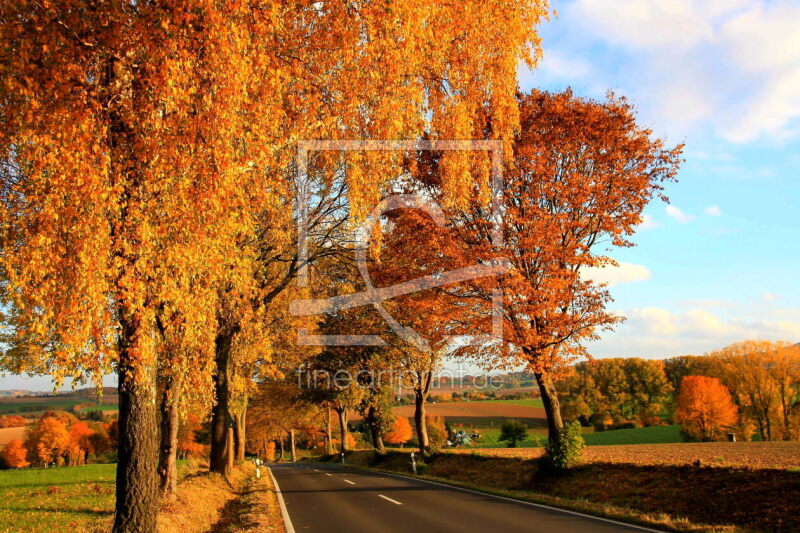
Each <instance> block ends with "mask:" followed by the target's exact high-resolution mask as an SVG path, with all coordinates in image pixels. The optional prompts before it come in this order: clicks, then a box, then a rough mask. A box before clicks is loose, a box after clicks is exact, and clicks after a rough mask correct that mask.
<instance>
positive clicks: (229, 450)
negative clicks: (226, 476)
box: [225, 426, 236, 473]
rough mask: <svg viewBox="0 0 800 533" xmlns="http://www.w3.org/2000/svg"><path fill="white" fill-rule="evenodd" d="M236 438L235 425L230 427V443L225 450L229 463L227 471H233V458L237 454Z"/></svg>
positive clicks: (226, 466)
mask: <svg viewBox="0 0 800 533" xmlns="http://www.w3.org/2000/svg"><path fill="white" fill-rule="evenodd" d="M235 448H236V439H235V438H234V437H233V427H232V426H231V427H229V428H228V445H227V450H225V458H226V459H227V460H228V463H227V464H226V465H225V470H226V472H228V473H230V472H232V471H233V464H234V463H233V458H234V456H235V455H236V450H235Z"/></svg>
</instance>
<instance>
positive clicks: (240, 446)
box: [234, 396, 247, 463]
mask: <svg viewBox="0 0 800 533" xmlns="http://www.w3.org/2000/svg"><path fill="white" fill-rule="evenodd" d="M234 424H235V425H234V437H235V438H236V461H237V462H239V463H242V462H244V455H245V447H246V445H247V430H246V427H247V397H246V396H245V399H244V406H243V407H242V412H241V413H240V414H239V415H238V416H236V418H235V419H234Z"/></svg>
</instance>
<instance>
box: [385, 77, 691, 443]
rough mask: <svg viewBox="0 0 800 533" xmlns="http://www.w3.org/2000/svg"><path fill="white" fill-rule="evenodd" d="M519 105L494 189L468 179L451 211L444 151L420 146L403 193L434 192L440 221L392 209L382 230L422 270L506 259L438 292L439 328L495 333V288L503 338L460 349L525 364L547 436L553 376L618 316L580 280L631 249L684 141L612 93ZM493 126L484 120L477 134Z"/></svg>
mask: <svg viewBox="0 0 800 533" xmlns="http://www.w3.org/2000/svg"><path fill="white" fill-rule="evenodd" d="M519 111H520V125H521V127H520V131H519V133H518V135H517V136H516V139H515V143H514V153H513V156H514V164H513V165H508V166H507V167H506V168H505V171H504V173H503V176H502V186H501V188H500V191H499V192H501V193H502V194H501V195H500V194H497V195H492V194H487V191H486V190H484V189H482V188H480V187H479V186H477V185H475V186H474V187H473V188H472V191H471V196H470V200H469V205H468V207H467V208H466V209H451V208H448V207H447V206H448V203H447V202H446V201H444V198H443V195H442V186H441V177H440V175H441V172H442V170H441V166H442V160H441V158H440V157H439V155H438V154H436V153H429V154H423V155H422V156H421V157H420V158H418V161H417V162H416V163H417V164H416V169H415V173H416V175H417V177H418V180H416V181H415V182H414V183H412V184H411V185H409V187H408V189H409V190H408V191H407V192H416V193H419V192H420V190H421V191H422V192H423V193H424V194H425V195H426V196H427V197H429V198H434V199H437V200H439V203H440V204H441V205H443V206H445V216H446V219H447V221H448V222H447V224H446V227H443V226H441V225H440V224H436V223H435V222H434V220H433V219H432V218H431V217H430V216H428V215H427V214H424V213H421V212H419V211H418V210H417V211H415V210H408V211H407V212H406V213H405V214H404V215H403V218H405V219H406V220H405V221H400V219H399V218H400V217H396V220H395V224H394V225H393V226H391V227H390V230H389V231H390V233H391V232H398V231H399V232H401V233H403V235H401V236H400V237H392V236H391V235H390V237H389V238H390V239H391V238H394V239H395V241H396V242H402V241H404V242H405V244H404V245H403V246H402V247H401V251H399V252H395V253H394V254H393V257H395V258H399V259H401V260H402V258H406V259H405V263H406V265H408V268H409V269H413V270H415V271H416V272H417V273H418V274H423V273H424V274H428V275H436V274H437V273H440V272H442V271H446V270H452V269H455V268H461V267H468V266H471V265H475V264H484V265H486V264H490V262H492V261H493V260H497V259H499V258H504V259H505V260H507V262H508V266H509V268H508V270H507V272H506V273H505V274H504V275H501V276H495V277H491V276H486V277H482V278H480V279H477V280H472V281H469V282H461V283H459V284H456V285H452V286H448V287H444V288H442V289H441V290H440V291H441V292H443V293H445V294H447V295H449V296H450V297H451V298H452V302H451V304H449V305H450V309H448V311H447V314H448V315H449V319H448V320H447V321H446V322H445V328H446V331H448V332H449V333H450V334H458V333H461V334H466V333H476V332H483V333H488V332H490V331H492V325H493V320H494V319H495V317H494V315H493V313H492V309H493V306H492V303H493V301H494V300H493V296H494V295H495V291H496V289H500V288H502V289H503V291H504V299H503V311H502V317H501V318H502V325H503V340H504V341H505V342H502V343H500V342H498V343H495V344H492V345H488V344H486V343H483V344H481V345H479V346H466V347H464V348H461V349H459V350H458V351H459V352H463V353H467V354H471V355H474V356H475V357H479V358H482V359H484V360H486V359H487V358H488V359H489V361H490V362H491V363H516V364H518V363H520V362H521V363H524V364H525V365H527V367H528V368H529V369H530V370H531V371H532V372H533V373H534V374H535V376H536V379H537V382H538V385H539V390H540V392H541V396H542V400H543V403H544V406H545V410H546V413H547V419H548V426H549V438H550V440H551V441H552V442H557V441H558V439H559V438H560V437H559V435H560V431H561V428H562V426H563V422H562V419H561V413H560V407H559V401H558V395H557V393H556V389H555V386H554V375H555V374H556V373H557V372H558V370H559V367H562V366H563V365H565V364H567V363H569V362H570V361H573V360H574V359H575V358H577V357H579V356H584V355H587V353H586V350H585V348H584V346H585V343H586V342H587V341H589V340H593V339H595V338H596V335H597V332H598V330H602V329H608V328H611V327H613V325H614V324H615V323H617V322H618V321H619V320H620V319H619V317H617V316H615V315H613V314H612V313H610V312H608V311H607V310H606V304H607V303H608V302H609V300H610V294H609V292H608V290H607V288H606V287H605V286H603V285H601V284H597V283H594V282H592V281H591V279H588V277H587V274H588V273H589V272H590V271H588V269H595V268H602V267H610V266H614V261H613V259H612V258H610V257H608V256H607V255H606V253H607V247H610V246H617V247H626V246H632V243H631V241H630V239H629V237H630V235H632V234H633V233H634V231H635V229H636V226H637V225H638V224H639V223H640V222H641V221H642V211H643V210H644V208H645V207H646V206H647V204H648V203H649V202H650V201H651V200H652V199H654V198H655V197H662V198H663V195H662V186H663V183H664V182H665V181H668V180H671V179H673V178H674V176H675V173H676V172H677V168H678V165H679V162H680V153H681V147H677V148H666V147H665V146H664V144H663V142H662V141H660V140H657V139H654V138H653V137H652V135H651V132H650V131H649V130H646V129H643V128H641V127H639V126H638V125H637V123H636V120H635V115H634V110H633V107H632V106H631V105H630V104H629V103H628V102H627V101H625V100H624V99H621V98H615V97H613V96H612V97H609V98H608V99H607V100H605V101H594V100H590V99H585V98H579V97H576V96H574V95H573V94H572V93H571V92H570V91H566V92H562V93H547V92H539V91H533V92H532V93H530V94H526V95H521V96H520V97H519ZM476 128H477V127H476ZM491 131H492V122H491V120H487V122H486V123H485V125H484V126H483V129H481V128H477V129H476V131H475V132H474V135H475V136H484V135H487V134H489V135H490V134H491ZM476 172H477V170H476ZM420 184H421V185H420ZM492 201H494V202H497V205H495V207H496V208H497V209H495V210H494V211H498V212H500V213H502V220H501V228H502V229H501V231H500V232H499V234H498V233H497V232H495V223H496V222H497V220H496V219H495V217H494V216H493V210H492ZM497 237H502V243H500V241H499V240H498V239H497ZM387 261H388V260H387ZM409 301H412V302H413V301H414V299H413V298H411V299H409ZM421 303H422V304H423V306H422V307H420V308H419V309H420V310H422V309H424V302H421ZM436 306H437V307H440V304H438V303H437V304H436ZM434 311H436V310H434ZM409 314H410V315H414V310H413V309H412V310H409Z"/></svg>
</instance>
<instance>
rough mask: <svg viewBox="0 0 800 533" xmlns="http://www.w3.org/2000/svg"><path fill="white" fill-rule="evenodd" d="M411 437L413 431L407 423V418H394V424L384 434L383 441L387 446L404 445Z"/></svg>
mask: <svg viewBox="0 0 800 533" xmlns="http://www.w3.org/2000/svg"><path fill="white" fill-rule="evenodd" d="M411 435H413V430H412V429H411V424H410V423H409V421H408V418H406V417H404V416H398V417H397V418H395V420H394V423H393V424H392V426H391V427H390V428H389V431H388V432H387V433H386V437H385V438H384V440H385V441H386V442H387V443H388V444H394V445H398V444H405V443H406V442H408V441H409V440H410V439H411Z"/></svg>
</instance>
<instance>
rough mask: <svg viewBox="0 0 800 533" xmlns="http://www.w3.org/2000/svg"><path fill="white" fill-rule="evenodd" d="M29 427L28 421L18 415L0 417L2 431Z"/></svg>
mask: <svg viewBox="0 0 800 533" xmlns="http://www.w3.org/2000/svg"><path fill="white" fill-rule="evenodd" d="M27 425H28V421H27V420H26V419H24V418H22V417H21V416H17V415H3V416H0V429H3V428H21V427H25V426H27Z"/></svg>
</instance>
